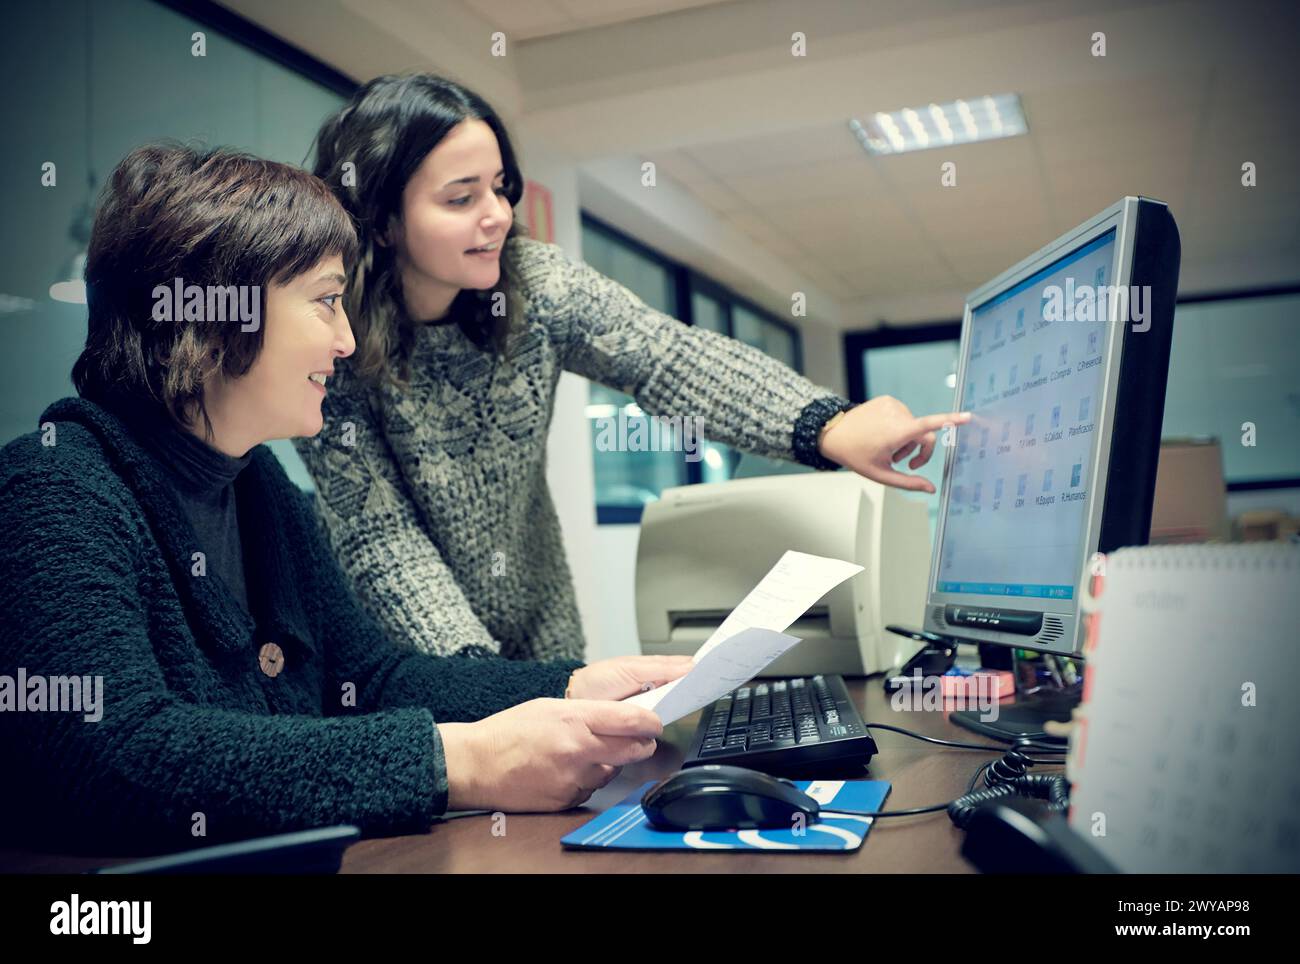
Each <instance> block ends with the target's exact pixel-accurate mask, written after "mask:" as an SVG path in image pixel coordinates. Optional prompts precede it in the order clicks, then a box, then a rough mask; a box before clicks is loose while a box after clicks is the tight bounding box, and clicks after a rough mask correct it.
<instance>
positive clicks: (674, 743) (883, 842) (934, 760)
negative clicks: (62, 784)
mask: <svg viewBox="0 0 1300 964" xmlns="http://www.w3.org/2000/svg"><path fill="white" fill-rule="evenodd" d="M845 682H846V684H847V686H848V690H849V694H850V696H851V697H852V698H853V700H854V701H855V702H856V703H857V705H858V708H859V709H860V710H862V716H863V719H864V720H866V721H867V722H868V723H870V722H873V721H874V722H879V723H894V724H895V725H897V726H903V727H906V728H908V729H910V730H914V731H916V732H918V733H923V734H925V735H926V736H935V737H940V738H945V739H956V740H970V741H971V742H976V743H982V742H985V740H984V739H983V738H982V737H978V736H976V735H975V734H972V733H969V732H968V731H966V730H962V729H960V728H958V727H956V726H954V725H953V724H951V723H949V722H948V719H947V716H946V714H943V713H936V712H896V711H895V710H893V709H892V708H891V707H890V705H889V701H888V697H886V695H885V693H884V690H883V688H882V686H881V682H880V680H879V678H875V679H871V680H846V681H845ZM698 718H699V714H692V715H691V716H689V717H687V718H686V719H684V720H680V721H678V722H677V723H674V724H672V725H670V726H668V727H666V728H665V731H664V736H663V739H662V740H661V741H660V744H659V749H658V751H657V752H656V753H655V755H654V756H653V757H652V758H651V759H649V760H646V761H643V762H642V763H638V764H634V765H632V766H628V767H625V768H624V769H623V772H622V773H620V774H619V776H618V778H617V779H615V780H614V781H613V782H611V783H610V784H609V785H608V786H606V787H605V788H603V789H602V790H600V791H598V792H597V793H596V794H595V795H594V796H593V797H592V798H591V799H590V800H589V801H588V802H587V803H586V804H585V805H584V806H582V807H580V808H578V809H575V810H567V811H565V812H563V813H552V814H508V815H507V816H506V818H505V819H506V826H505V835H504V836H494V835H493V833H492V830H493V819H492V817H491V816H490V815H487V814H481V815H473V816H464V817H456V818H454V819H451V820H446V821H440V822H438V823H437V824H435V825H434V826H433V828H432V829H431V830H430V832H429V833H427V834H408V835H406V836H401V837H386V838H375V839H370V840H362V841H360V842H359V843H356V844H354V845H353V846H352V847H350V848H349V849H348V851H347V853H346V854H345V855H344V857H343V867H342V871H343V873H521V872H523V873H528V872H541V873H636V874H646V873H738V872H739V873H765V874H771V873H808V872H809V871H816V872H817V873H819V874H824V873H971V872H973V868H972V867H971V866H970V865H969V864H968V863H966V861H965V860H963V859H962V857H961V854H960V849H961V842H962V834H961V833H960V832H959V831H958V830H957V829H956V828H954V827H953V825H952V823H951V822H950V821H949V820H948V817H947V815H946V814H945V813H943V812H939V813H932V814H924V815H921V816H912V817H891V818H888V819H883V820H877V821H876V823H875V825H874V826H872V828H871V832H870V833H869V834H868V836H867V840H866V842H865V843H864V844H863V845H862V848H861V849H860V850H858V851H857V852H856V853H850V854H790V853H782V854H763V853H752V852H733V853H725V854H719V853H681V852H678V853H639V852H635V851H626V850H625V851H610V852H608V853H601V852H593V851H567V850H565V849H564V848H562V847H561V846H560V842H559V841H560V838H561V837H563V836H564V835H565V834H567V833H569V832H570V831H572V830H574V829H576V828H577V827H580V826H581V825H582V824H584V823H586V822H587V821H588V820H590V819H591V818H592V817H594V816H595V815H596V814H597V813H600V812H601V811H602V810H604V809H606V808H607V807H609V806H611V805H613V804H614V803H617V802H618V801H619V800H621V799H622V798H623V797H625V796H626V795H627V794H628V793H630V792H631V791H632V790H633V789H634V788H635V787H637V786H639V785H640V784H642V783H644V782H646V781H647V780H659V779H662V778H664V777H666V776H668V775H669V774H671V773H673V772H674V771H676V770H677V769H678V768H679V766H680V764H681V761H682V758H683V756H684V755H685V752H686V748H687V745H688V744H689V742H690V738H691V735H692V734H693V733H694V730H695V724H696V722H697V720H698ZM872 735H873V736H874V737H875V740H876V745H877V746H878V747H879V748H880V752H879V753H878V754H877V755H876V757H875V759H873V760H872V762H871V767H870V771H869V772H868V773H867V774H866V776H868V777H869V778H871V779H875V780H888V781H890V782H891V783H892V784H893V790H892V792H891V793H890V795H889V799H888V800H887V801H886V803H885V808H886V809H887V810H906V809H910V808H913V807H923V806H929V805H931V804H936V803H944V802H947V801H948V800H951V799H953V798H954V797H957V796H960V795H961V794H962V793H964V792H965V790H966V786H967V784H968V783H969V782H970V779H971V777H972V776H973V775H974V773H975V771H976V769H978V768H979V766H980V764H982V763H984V762H986V761H989V760H992V759H995V758H996V755H995V754H993V753H979V752H975V751H967V750H957V749H949V748H944V747H937V746H934V745H932V744H927V743H922V742H921V741H920V740H913V739H910V738H909V737H905V736H903V735H901V734H898V733H891V732H889V731H887V730H876V731H874V732H873V734H872ZM121 862H123V861H120V860H108V859H105V858H102V857H100V858H82V857H54V856H44V855H38V854H31V853H18V852H14V851H0V868H3V869H4V870H5V871H8V872H37V873H78V872H81V871H84V870H88V869H90V868H92V867H102V866H106V865H109V864H114V863H121Z"/></svg>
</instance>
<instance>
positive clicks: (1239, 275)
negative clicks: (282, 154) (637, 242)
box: [228, 0, 1300, 327]
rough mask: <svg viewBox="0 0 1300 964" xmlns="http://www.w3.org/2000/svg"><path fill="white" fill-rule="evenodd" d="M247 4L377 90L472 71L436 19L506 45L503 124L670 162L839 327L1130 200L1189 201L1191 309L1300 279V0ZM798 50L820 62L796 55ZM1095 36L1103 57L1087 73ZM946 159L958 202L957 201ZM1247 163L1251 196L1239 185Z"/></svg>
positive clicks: (909, 309)
mask: <svg viewBox="0 0 1300 964" xmlns="http://www.w3.org/2000/svg"><path fill="white" fill-rule="evenodd" d="M228 5H229V6H231V7H233V8H234V9H236V10H237V11H238V12H240V13H241V14H243V15H245V16H248V17H249V18H250V19H254V20H258V21H261V22H263V23H264V24H265V25H266V26H268V28H269V29H272V30H274V31H275V32H278V33H282V34H284V35H286V36H287V37H288V39H290V40H291V41H294V42H297V43H299V44H300V45H301V46H305V47H306V48H307V49H308V50H310V51H311V52H312V53H314V54H315V55H316V56H318V57H321V58H322V59H324V60H326V61H328V62H330V63H333V64H335V65H336V66H338V67H340V69H343V70H345V71H348V72H349V73H352V74H353V76H359V77H365V76H370V75H372V74H374V73H377V72H379V71H380V70H392V69H399V68H403V67H409V66H422V67H427V68H430V69H438V68H439V65H440V64H443V63H444V62H445V61H446V60H447V59H448V58H450V57H451V56H453V54H454V53H455V52H452V53H449V54H448V55H447V57H438V56H433V57H431V58H430V60H431V61H432V62H420V61H418V60H416V61H415V62H412V61H413V59H414V58H413V57H412V52H413V51H414V52H416V54H415V55H416V57H418V56H419V54H418V52H419V51H420V50H422V49H427V48H428V46H429V45H430V44H433V43H435V39H434V37H435V35H436V33H437V30H438V24H439V21H438V20H437V18H434V17H431V16H430V14H431V13H432V12H434V11H437V12H439V13H442V14H445V15H447V17H446V19H444V20H443V21H441V22H443V23H444V24H445V23H450V22H451V19H452V18H451V16H450V14H451V13H452V12H455V14H456V22H457V23H459V24H462V25H463V24H464V23H466V22H467V21H466V19H465V18H466V17H468V18H469V21H468V22H477V23H480V24H482V25H484V26H485V27H487V28H490V29H494V30H502V31H504V32H505V33H506V34H507V36H508V37H509V38H511V40H512V42H513V44H514V46H513V47H512V48H511V54H510V56H509V57H507V58H498V59H497V60H496V61H495V62H494V61H492V60H490V59H485V60H481V61H479V62H478V64H477V66H473V67H471V66H467V65H465V64H457V65H455V66H457V67H458V68H459V69H460V72H461V75H462V78H463V79H469V82H470V83H471V86H487V87H495V88H496V89H498V90H502V91H509V92H511V93H514V94H515V95H516V97H515V99H514V102H513V103H512V104H509V105H508V106H503V107H502V108H501V109H503V111H505V112H506V113H507V117H508V119H510V120H511V121H512V125H515V126H517V128H518V129H519V130H521V131H522V132H523V133H524V135H525V140H526V141H530V142H540V141H545V142H546V143H548V144H549V145H554V146H555V147H556V148H557V149H562V151H563V152H564V154H565V156H566V157H571V158H572V159H573V161H574V163H576V164H579V165H582V164H585V163H588V162H596V161H599V160H602V159H604V160H608V159H610V158H614V157H618V158H625V159H636V160H637V161H639V162H643V161H646V160H649V161H653V162H655V164H656V165H657V167H658V173H659V176H660V177H663V176H664V175H667V176H668V177H669V178H671V179H673V180H674V181H676V182H679V183H680V184H681V185H683V186H684V187H685V189H686V190H687V191H689V192H690V196H692V197H693V198H694V199H695V201H696V203H698V204H699V205H700V207H701V210H702V211H704V212H707V213H708V214H709V215H711V216H713V217H716V218H717V219H719V220H720V221H722V222H723V223H725V224H727V225H730V226H732V227H734V228H735V229H737V230H738V231H740V232H742V233H743V236H744V237H746V238H747V239H749V241H750V242H752V243H753V244H755V245H757V246H760V247H761V248H763V249H765V250H766V251H767V252H770V253H771V254H773V255H775V256H776V257H778V258H780V259H782V260H783V261H784V262H785V263H787V264H789V265H790V266H791V267H792V268H794V269H796V270H797V271H798V272H799V273H800V274H801V275H802V276H803V277H805V278H806V279H808V281H809V282H810V284H811V285H813V286H815V287H816V288H817V289H818V290H820V291H821V292H823V293H825V294H827V295H829V296H830V297H832V298H834V299H835V300H836V301H837V302H838V304H837V306H836V310H835V311H833V312H830V313H829V315H830V318H831V320H832V323H835V324H840V325H846V326H852V327H860V326H861V325H862V324H863V323H864V321H870V320H873V319H877V318H881V317H891V316H898V317H904V316H907V315H909V314H910V315H913V316H916V315H924V314H925V313H926V312H927V311H929V310H930V309H929V307H928V306H930V305H938V306H941V307H943V306H949V305H953V304H954V302H955V308H956V309H959V308H960V304H961V296H962V295H963V294H964V293H965V292H966V291H969V290H970V289H972V288H974V287H976V286H977V285H979V284H981V283H982V282H984V281H986V280H987V279H989V278H990V277H992V276H993V275H995V274H997V273H999V272H1000V271H1002V270H1003V269H1005V268H1006V267H1009V266H1010V265H1011V264H1012V263H1014V262H1015V261H1017V260H1019V259H1020V258H1022V257H1023V256H1025V255H1026V254H1028V253H1029V252H1032V251H1034V250H1036V249H1037V248H1038V247H1040V246H1041V245H1043V244H1045V243H1047V242H1048V241H1050V240H1052V238H1054V237H1056V236H1057V235H1059V234H1061V233H1063V232H1064V231H1066V230H1068V229H1069V228H1070V227H1071V226H1073V225H1074V224H1076V223H1078V222H1080V221H1082V220H1084V219H1086V218H1087V217H1089V216H1090V215H1092V214H1094V213H1096V212H1097V211H1099V210H1101V209H1102V208H1104V207H1106V206H1107V205H1109V204H1111V203H1113V202H1114V201H1115V200H1117V199H1118V198H1120V197H1121V196H1123V195H1125V194H1139V193H1140V194H1145V195H1148V196H1151V197H1157V198H1160V199H1162V200H1164V201H1167V202H1168V203H1169V204H1170V205H1171V208H1172V210H1173V212H1174V215H1175V217H1176V218H1177V220H1178V222H1179V225H1180V228H1181V230H1182V235H1183V274H1182V278H1183V282H1182V288H1183V290H1184V291H1188V290H1222V289H1226V288H1241V287H1250V286H1258V285H1267V284H1278V283H1286V282H1295V281H1300V178H1298V177H1297V175H1298V174H1300V135H1298V134H1297V130H1296V123H1295V118H1296V114H1297V111H1296V96H1297V93H1300V90H1298V86H1300V85H1298V84H1297V77H1298V76H1300V73H1298V71H1297V58H1298V56H1300V39H1298V38H1300V30H1297V29H1296V28H1297V27H1298V26H1300V14H1298V13H1297V5H1296V4H1295V3H1291V2H1285V3H1278V2H1265V0H1259V2H1253V3H1252V2H1236V3H1231V4H1228V3H1217V2H1213V0H1124V2H1117V0H1089V2H1073V0H1070V2H1066V0H1055V2H1054V0H1045V2H1041V0H1040V2H1032V3H1031V2H1027V0H870V2H861V3H844V2H838V0H802V2H787V0H733V2H729V3H707V2H704V3H701V2H695V0H663V2H650V0H620V2H610V0H544V2H536V0H463V2H461V0H447V2H443V3H435V4H430V3H428V2H420V0H367V2H364V3H363V2H360V0H326V2H324V3H323V4H318V5H314V7H313V9H314V10H315V11H316V12H315V14H314V16H312V17H311V18H310V19H311V20H312V21H314V22H315V26H313V27H312V28H310V29H303V28H301V27H295V25H294V20H295V18H294V17H292V16H287V15H285V14H284V12H283V11H284V8H285V7H286V6H287V7H289V8H292V7H294V6H295V5H296V0H291V2H290V3H288V4H282V5H279V6H278V7H277V8H269V7H263V6H262V5H260V4H258V3H256V2H254V0H228ZM322 6H323V7H325V8H326V10H325V11H322V10H321V7H322ZM331 6H337V7H339V8H344V9H345V10H346V14H347V17H348V18H349V29H348V31H347V33H348V35H349V36H355V33H356V30H357V29H358V28H359V27H360V26H361V25H362V24H365V23H370V24H371V25H372V27H373V28H374V30H375V31H377V32H378V31H383V32H385V33H386V34H387V35H388V36H390V37H392V36H400V37H402V38H403V39H404V41H405V42H406V44H407V46H405V47H404V48H402V47H390V48H389V55H388V57H387V62H384V63H381V62H380V61H383V60H384V55H383V54H382V52H381V51H382V49H383V48H382V45H378V44H376V43H374V42H373V38H372V39H371V40H370V42H366V39H365V38H361V42H360V43H351V42H348V38H347V37H337V38H335V37H331V36H330V34H329V31H328V30H324V29H322V28H321V27H320V24H321V23H322V22H323V21H324V22H328V19H329V14H328V9H329V8H330V7H331ZM274 10H279V11H280V13H279V14H276V13H275V12H274ZM421 30H427V31H428V33H427V34H423V35H422V34H421V33H420V31H421ZM794 31H802V32H804V33H805V34H806V36H807V44H808V55H807V56H806V57H803V58H796V57H793V56H791V53H790V37H791V34H792V33H793V32H794ZM1094 31H1104V32H1105V33H1106V46H1107V55H1106V56H1105V57H1104V58H1102V57H1094V56H1092V55H1091V52H1090V47H1091V44H1092V39H1091V38H1092V35H1093V33H1094ZM422 37H427V39H421V38H422ZM502 60H505V61H509V63H508V64H503V63H502V62H501V61H502ZM507 72H508V76H507ZM474 77H480V78H482V80H481V84H480V83H476V82H475V81H474V80H472V79H470V78H474ZM1004 92H1014V93H1018V94H1020V96H1021V98H1022V102H1023V106H1024V109H1025V113H1026V116H1027V120H1028V125H1029V134H1028V135H1026V136H1022V137H1016V138H1008V139H1005V140H1000V141H992V142H985V143H980V144H970V145H963V146H958V147H953V148H946V149H944V148H941V149H936V150H931V151H924V152H918V153H914V154H906V155H898V156H884V157H870V156H868V155H866V154H865V153H864V152H863V151H862V150H861V148H860V147H859V146H858V143H857V141H856V140H855V139H854V138H853V137H852V135H851V134H850V133H849V131H848V129H847V126H846V125H847V121H848V119H849V118H850V117H852V116H858V117H865V116H867V115H868V114H870V113H872V112H874V111H876V110H893V109H897V108H902V107H912V106H920V105H924V104H927V103H929V102H930V101H931V100H935V101H946V100H952V99H954V98H957V97H967V98H970V97H978V96H980V95H983V94H996V93H1004ZM502 98H503V99H508V98H507V94H505V93H503V94H502ZM511 109H513V112H514V115H515V116H514V117H513V118H511V117H510V114H511ZM525 160H526V158H525ZM944 161H952V162H954V163H955V164H956V169H957V185H956V186H955V187H943V186H941V184H940V165H941V163H942V162H944ZM1245 161H1251V162H1254V163H1255V164H1256V165H1257V169H1258V186H1257V187H1255V188H1244V187H1242V185H1241V165H1242V163H1243V162H1245ZM649 203H651V204H652V203H653V202H649ZM704 260H705V261H706V262H707V258H705V259H704ZM701 267H703V268H705V269H707V268H708V264H707V263H705V264H703V265H701ZM723 273H724V274H725V273H726V272H723ZM722 280H724V281H734V280H736V279H732V278H726V277H724V278H722ZM759 283H761V282H759ZM921 304H925V305H926V306H927V307H926V308H920V307H917V306H918V305H921ZM943 310H947V309H946V308H944V309H943ZM949 316H951V313H950V315H949ZM905 320H906V319H905Z"/></svg>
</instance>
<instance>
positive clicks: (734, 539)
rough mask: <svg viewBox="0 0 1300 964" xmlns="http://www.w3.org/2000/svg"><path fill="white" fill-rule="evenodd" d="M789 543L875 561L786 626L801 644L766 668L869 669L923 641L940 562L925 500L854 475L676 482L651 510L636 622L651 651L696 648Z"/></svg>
mask: <svg viewBox="0 0 1300 964" xmlns="http://www.w3.org/2000/svg"><path fill="white" fill-rule="evenodd" d="M787 549H795V550H798V551H800V552H807V553H812V554H813V555H818V556H829V557H832V558H836V559H845V560H849V561H852V562H856V563H858V564H859V565H862V566H865V567H866V568H865V570H864V571H863V572H860V573H858V575H856V576H854V577H853V578H852V579H849V580H847V581H845V582H843V583H841V584H840V585H839V586H837V587H836V588H835V589H833V590H831V591H830V592H829V593H827V594H826V596H824V597H823V598H822V599H820V600H818V602H817V603H816V604H814V605H813V607H812V608H811V609H809V610H808V612H807V614H806V615H805V616H804V617H803V618H802V619H800V620H799V621H797V622H796V623H795V624H794V625H793V626H791V627H790V628H789V629H787V630H786V632H788V633H790V634H791V635H793V636H798V637H799V638H800V639H802V640H804V642H802V643H800V644H799V645H798V646H796V647H795V648H794V649H792V650H791V651H790V652H788V653H787V654H786V655H785V656H783V657H782V658H781V659H779V660H777V661H776V662H775V663H773V664H772V665H771V666H769V667H768V669H767V670H766V672H765V673H764V674H763V675H765V676H806V675H812V674H815V673H840V674H842V675H845V676H861V675H864V674H869V673H876V672H880V671H883V670H886V669H889V668H891V667H893V666H896V665H898V664H900V663H902V662H904V661H905V660H906V659H908V658H909V657H910V656H912V655H913V653H915V652H916V650H917V648H918V645H917V644H916V643H915V642H912V641H911V640H907V639H904V638H903V637H901V636H896V635H894V634H892V633H887V632H885V630H884V627H885V625H886V624H888V623H901V624H902V625H904V626H919V625H920V622H921V619H922V616H923V614H924V611H925V598H926V580H927V579H928V578H929V571H930V526H929V520H928V513H927V510H926V506H925V504H924V503H923V502H922V501H920V500H919V499H917V498H916V497H915V496H910V497H909V496H908V495H906V494H904V493H903V492H902V491H901V490H898V489H894V488H890V487H886V486H883V485H881V484H879V483H877V482H872V481H870V480H868V479H864V478H863V477H861V476H859V475H857V474H855V473H852V472H820V473H816V474H801V475H776V476H766V477H763V478H754V479H739V480H733V481H730V482H719V483H712V484H706V485H689V486H680V487H678V488H671V489H665V490H664V491H663V494H662V496H661V497H660V499H659V500H658V501H656V502H652V503H650V504H649V505H647V506H646V507H645V512H644V514H643V515H642V517H641V533H640V540H639V542H638V545H637V560H636V621H637V633H638V636H639V637H640V640H641V652H642V653H645V654H652V655H653V654H675V653H687V654H690V653H694V652H695V651H696V650H697V649H698V648H699V647H700V645H701V644H702V643H703V642H704V641H705V640H706V639H708V637H709V635H710V634H711V633H712V632H713V631H714V630H715V629H716V628H717V627H718V625H719V624H720V623H721V622H722V620H723V619H724V618H725V617H726V615H727V614H728V613H729V612H731V610H732V609H734V608H735V607H736V605H737V604H739V603H740V601H741V600H742V599H744V598H745V596H746V595H747V594H748V593H749V591H750V590H751V589H753V588H754V586H756V585H757V584H758V582H759V580H761V579H762V578H763V576H765V575H766V574H767V572H768V570H769V569H771V568H772V566H773V565H774V564H775V563H776V561H777V560H778V559H780V558H781V556H782V554H783V553H784V552H785V551H786V550H787Z"/></svg>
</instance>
